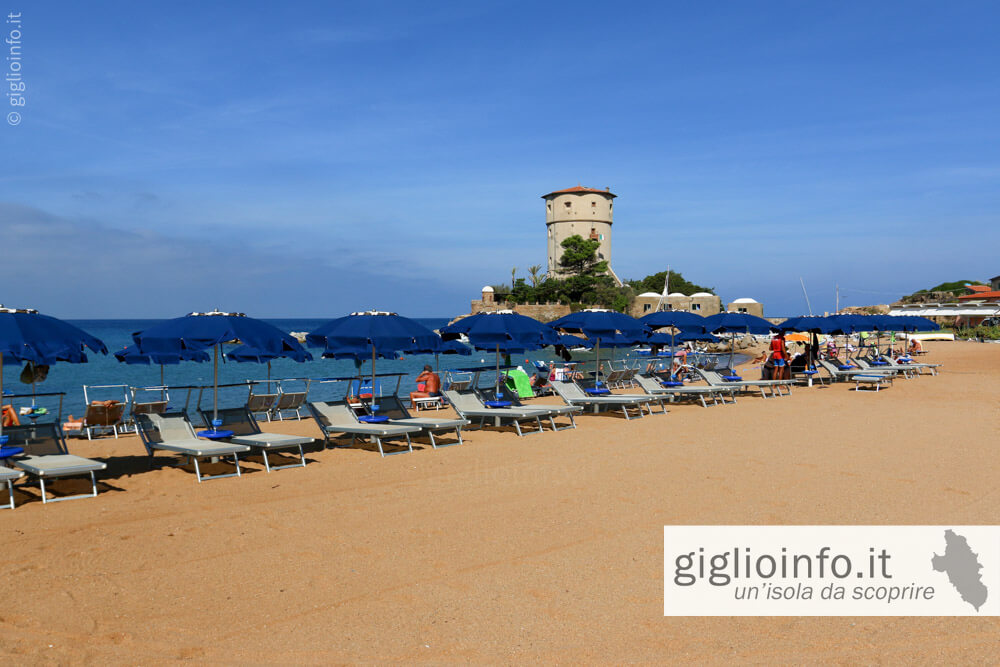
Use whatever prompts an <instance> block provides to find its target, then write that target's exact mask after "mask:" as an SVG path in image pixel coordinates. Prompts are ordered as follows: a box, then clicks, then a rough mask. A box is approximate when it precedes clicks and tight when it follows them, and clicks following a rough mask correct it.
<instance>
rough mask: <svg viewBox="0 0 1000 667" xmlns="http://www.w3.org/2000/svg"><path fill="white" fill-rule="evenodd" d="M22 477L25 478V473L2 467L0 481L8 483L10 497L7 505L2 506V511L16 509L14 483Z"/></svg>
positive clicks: (0, 508) (0, 507) (0, 506)
mask: <svg viewBox="0 0 1000 667" xmlns="http://www.w3.org/2000/svg"><path fill="white" fill-rule="evenodd" d="M22 477H24V473H23V472H21V471H20V470H14V469H13V468H8V467H7V466H0V481H4V482H7V494H8V495H9V496H10V500H9V501H8V502H7V504H6V505H0V510H2V509H14V482H15V481H16V480H18V479H21V478H22Z"/></svg>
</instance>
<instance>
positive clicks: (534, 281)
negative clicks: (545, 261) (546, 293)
mask: <svg viewBox="0 0 1000 667" xmlns="http://www.w3.org/2000/svg"><path fill="white" fill-rule="evenodd" d="M541 270H542V265H541V264H535V265H534V266H529V267H528V275H529V276H531V286H532V287H538V283H540V282H542V278H543V275H539V274H540V272H541Z"/></svg>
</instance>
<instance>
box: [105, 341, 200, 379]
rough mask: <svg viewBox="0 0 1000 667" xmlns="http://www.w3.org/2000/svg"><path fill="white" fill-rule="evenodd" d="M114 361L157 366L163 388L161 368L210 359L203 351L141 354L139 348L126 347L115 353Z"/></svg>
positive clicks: (135, 346)
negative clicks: (183, 362)
mask: <svg viewBox="0 0 1000 667" xmlns="http://www.w3.org/2000/svg"><path fill="white" fill-rule="evenodd" d="M115 359H117V360H118V361H120V362H121V363H123V364H129V365H133V364H144V365H146V366H149V365H150V364H158V365H159V366H160V386H161V387H162V386H163V367H164V366H166V365H174V364H179V363H181V362H182V361H198V362H204V361H208V360H209V359H211V357H210V356H209V354H208V352H205V351H204V350H181V351H180V353H176V354H175V353H169V354H156V353H153V354H143V353H142V352H140V351H139V346H138V345H135V344H134V343H133V344H132V345H128V346H126V347H123V348H122V349H120V350H118V351H117V352H115Z"/></svg>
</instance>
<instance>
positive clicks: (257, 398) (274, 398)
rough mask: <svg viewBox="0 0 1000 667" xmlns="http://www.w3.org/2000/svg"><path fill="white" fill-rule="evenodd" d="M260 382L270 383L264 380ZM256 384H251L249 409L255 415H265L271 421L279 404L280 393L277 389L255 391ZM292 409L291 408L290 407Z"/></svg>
mask: <svg viewBox="0 0 1000 667" xmlns="http://www.w3.org/2000/svg"><path fill="white" fill-rule="evenodd" d="M259 384H265V385H266V384H269V383H267V382H262V383H259ZM255 389H256V385H255V384H251V385H250V394H249V395H248V396H247V406H246V408H247V410H249V411H250V412H251V413H253V414H255V415H264V416H265V417H266V418H267V421H271V412H273V411H274V409H275V407H276V406H277V405H278V397H279V393H278V392H277V391H262V392H258V391H255ZM289 409H291V408H289Z"/></svg>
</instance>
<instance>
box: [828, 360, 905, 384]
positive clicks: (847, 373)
mask: <svg viewBox="0 0 1000 667" xmlns="http://www.w3.org/2000/svg"><path fill="white" fill-rule="evenodd" d="M816 364H817V365H818V366H819V367H820V368H822V369H823V370H825V371H826V372H827V373H829V375H830V378H831V379H833V381H835V382H851V381H853V379H854V376H855V375H885V376H887V377H889V378H890V381H891V378H892V376H893V375H894V373H875V372H872V371H866V370H864V369H862V368H859V367H857V366H851V367H849V368H841V367H840V366H838V365H836V364H834V363H833V362H832V361H830V360H828V359H817V360H816ZM844 365H846V364H844Z"/></svg>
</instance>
